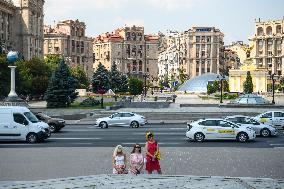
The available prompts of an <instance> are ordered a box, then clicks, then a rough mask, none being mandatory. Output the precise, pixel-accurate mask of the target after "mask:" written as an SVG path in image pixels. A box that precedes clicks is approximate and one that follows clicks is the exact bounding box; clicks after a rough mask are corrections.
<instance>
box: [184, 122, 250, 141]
mask: <svg viewBox="0 0 284 189" xmlns="http://www.w3.org/2000/svg"><path fill="white" fill-rule="evenodd" d="M186 137H187V138H188V139H193V140H195V141H197V142H202V141H204V140H207V139H214V140H217V139H221V140H224V139H230V140H232V139H234V140H237V141H239V142H247V141H248V140H253V139H255V131H254V130H252V129H250V128H249V127H248V128H247V127H240V126H238V125H237V124H235V123H232V122H230V121H226V120H223V119H200V120H198V121H194V122H192V123H188V126H187V132H186Z"/></svg>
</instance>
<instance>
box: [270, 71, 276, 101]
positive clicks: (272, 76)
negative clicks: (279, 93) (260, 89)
mask: <svg viewBox="0 0 284 189" xmlns="http://www.w3.org/2000/svg"><path fill="white" fill-rule="evenodd" d="M274 76H275V74H271V75H270V78H271V80H272V104H275V101H274V87H275V79H274Z"/></svg>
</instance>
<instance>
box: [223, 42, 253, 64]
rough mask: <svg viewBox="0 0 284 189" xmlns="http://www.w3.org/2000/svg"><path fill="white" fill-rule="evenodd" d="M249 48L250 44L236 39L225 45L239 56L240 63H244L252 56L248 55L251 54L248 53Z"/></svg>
mask: <svg viewBox="0 0 284 189" xmlns="http://www.w3.org/2000/svg"><path fill="white" fill-rule="evenodd" d="M249 48H250V47H249V45H247V44H245V43H244V42H243V41H236V42H233V43H231V44H230V45H227V46H225V49H227V50H231V51H232V52H234V53H235V54H236V55H237V56H238V58H239V61H240V63H244V62H245V60H246V59H247V58H250V57H248V55H249V54H247V50H248V49H249Z"/></svg>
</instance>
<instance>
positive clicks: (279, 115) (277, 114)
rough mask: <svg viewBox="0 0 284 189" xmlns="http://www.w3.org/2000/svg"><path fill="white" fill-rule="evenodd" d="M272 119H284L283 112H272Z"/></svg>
mask: <svg viewBox="0 0 284 189" xmlns="http://www.w3.org/2000/svg"><path fill="white" fill-rule="evenodd" d="M274 117H284V112H274Z"/></svg>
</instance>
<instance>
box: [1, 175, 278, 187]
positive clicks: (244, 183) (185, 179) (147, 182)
mask: <svg viewBox="0 0 284 189" xmlns="http://www.w3.org/2000/svg"><path fill="white" fill-rule="evenodd" d="M16 188H17V189H23V188H36V189H63V188H66V189H67V188H68V189H73V188H74V189H75V188H85V189H94V188H96V189H128V188H155V189H166V188H170V189H172V188H177V189H179V188H183V189H184V188H190V189H197V188H210V189H252V188H257V189H266V188H271V189H280V188H284V180H276V179H269V178H234V177H200V176H170V175H169V176H167V175H163V176H160V175H138V176H132V175H93V176H82V177H70V178H61V179H50V180H39V181H16V182H6V181H5V182H0V189H16Z"/></svg>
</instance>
